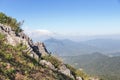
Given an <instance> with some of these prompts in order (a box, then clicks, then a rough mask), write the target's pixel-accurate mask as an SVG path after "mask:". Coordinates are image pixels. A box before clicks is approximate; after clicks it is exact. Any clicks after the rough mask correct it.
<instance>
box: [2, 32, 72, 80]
mask: <svg viewBox="0 0 120 80" xmlns="http://www.w3.org/2000/svg"><path fill="white" fill-rule="evenodd" d="M4 42H5V36H4V35H2V34H0V80H39V79H41V80H72V79H71V78H70V77H68V76H65V75H63V74H62V73H59V72H57V71H53V70H51V69H48V68H47V67H45V66H41V65H40V64H39V63H38V61H37V60H36V59H34V58H31V57H30V56H29V55H28V54H27V53H25V52H24V53H23V50H25V49H26V46H24V45H22V44H18V45H17V46H11V45H8V44H5V43H4ZM50 58H51V59H52V58H53V60H56V59H55V58H54V57H50ZM58 63H59V62H58ZM55 65H56V66H58V64H57V62H55Z"/></svg>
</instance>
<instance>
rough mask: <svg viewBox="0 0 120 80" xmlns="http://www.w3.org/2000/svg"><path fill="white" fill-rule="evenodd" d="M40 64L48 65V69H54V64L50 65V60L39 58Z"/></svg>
mask: <svg viewBox="0 0 120 80" xmlns="http://www.w3.org/2000/svg"><path fill="white" fill-rule="evenodd" d="M40 64H41V65H43V66H46V67H49V68H50V69H55V67H54V65H52V64H51V63H50V62H48V61H46V60H40Z"/></svg>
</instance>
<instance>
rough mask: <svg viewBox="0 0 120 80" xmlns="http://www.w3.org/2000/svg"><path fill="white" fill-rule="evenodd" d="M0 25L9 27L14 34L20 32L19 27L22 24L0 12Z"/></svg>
mask: <svg viewBox="0 0 120 80" xmlns="http://www.w3.org/2000/svg"><path fill="white" fill-rule="evenodd" d="M0 23H1V24H4V25H7V26H10V27H11V28H12V30H14V31H15V32H16V33H19V32H21V31H22V29H21V28H20V26H21V25H22V24H23V22H18V21H17V20H16V19H15V18H12V17H10V16H7V15H6V14H4V13H2V12H0Z"/></svg>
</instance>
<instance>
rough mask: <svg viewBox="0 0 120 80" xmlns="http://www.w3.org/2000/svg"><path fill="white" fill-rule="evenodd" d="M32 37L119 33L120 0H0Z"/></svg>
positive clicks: (9, 13)
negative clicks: (21, 22)
mask: <svg viewBox="0 0 120 80" xmlns="http://www.w3.org/2000/svg"><path fill="white" fill-rule="evenodd" d="M0 12H4V13H5V14H7V15H9V16H12V17H14V18H16V19H17V20H18V21H22V20H24V21H25V22H24V25H23V26H22V28H23V29H24V30H25V31H26V33H29V34H30V35H31V36H34V37H40V36H47V37H49V36H64V37H65V36H69V37H70V36H97V35H114V34H117V35H119V34H120V0H0Z"/></svg>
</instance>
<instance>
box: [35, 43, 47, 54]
mask: <svg viewBox="0 0 120 80" xmlns="http://www.w3.org/2000/svg"><path fill="white" fill-rule="evenodd" d="M35 46H37V47H38V50H39V52H40V53H41V56H46V55H48V51H47V49H46V47H45V45H44V43H42V42H37V43H35Z"/></svg>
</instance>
